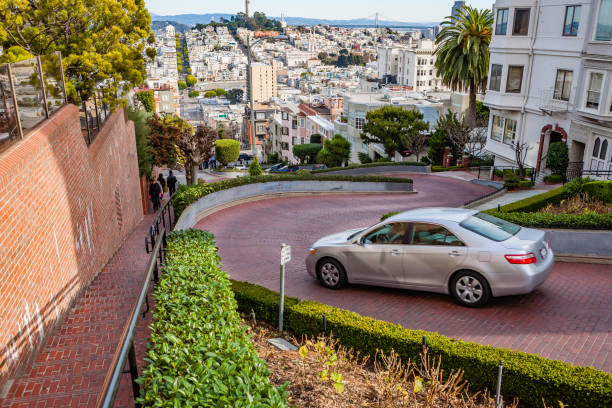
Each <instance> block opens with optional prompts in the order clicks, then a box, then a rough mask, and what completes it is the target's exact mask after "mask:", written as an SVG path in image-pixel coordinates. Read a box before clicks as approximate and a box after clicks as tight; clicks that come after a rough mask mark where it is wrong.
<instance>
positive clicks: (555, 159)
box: [546, 142, 569, 176]
mask: <svg viewBox="0 0 612 408" xmlns="http://www.w3.org/2000/svg"><path fill="white" fill-rule="evenodd" d="M568 163H569V155H568V152H567V145H566V144H565V142H554V143H551V144H550V146H549V147H548V153H547V154H546V166H547V167H548V168H549V169H551V170H552V172H553V173H554V174H561V175H563V176H565V173H566V172H567V164H568Z"/></svg>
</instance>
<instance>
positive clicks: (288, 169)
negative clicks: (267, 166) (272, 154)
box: [270, 165, 300, 173]
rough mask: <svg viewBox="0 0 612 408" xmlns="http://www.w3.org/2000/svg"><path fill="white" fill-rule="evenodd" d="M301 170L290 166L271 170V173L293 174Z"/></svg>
mask: <svg viewBox="0 0 612 408" xmlns="http://www.w3.org/2000/svg"><path fill="white" fill-rule="evenodd" d="M299 169H300V166H297V165H290V166H283V167H279V168H277V169H274V170H270V172H271V173H293V172H294V171H298V170H299Z"/></svg>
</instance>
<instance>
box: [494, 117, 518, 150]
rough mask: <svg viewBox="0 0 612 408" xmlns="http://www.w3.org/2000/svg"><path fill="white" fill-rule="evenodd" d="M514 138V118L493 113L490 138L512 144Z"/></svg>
mask: <svg viewBox="0 0 612 408" xmlns="http://www.w3.org/2000/svg"><path fill="white" fill-rule="evenodd" d="M515 138H516V120H514V119H508V118H504V117H502V116H497V115H493V125H492V126H491V139H493V140H496V141H498V142H503V143H505V144H509V145H511V144H513V143H514V140H515Z"/></svg>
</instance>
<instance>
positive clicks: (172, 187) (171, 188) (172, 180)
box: [167, 170, 176, 197]
mask: <svg viewBox="0 0 612 408" xmlns="http://www.w3.org/2000/svg"><path fill="white" fill-rule="evenodd" d="M167 183H168V192H169V193H170V197H172V195H173V194H174V192H175V191H176V177H175V176H174V174H172V170H170V172H169V173H168V179H167Z"/></svg>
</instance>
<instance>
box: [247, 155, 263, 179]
mask: <svg viewBox="0 0 612 408" xmlns="http://www.w3.org/2000/svg"><path fill="white" fill-rule="evenodd" d="M262 174H263V169H262V168H261V166H260V165H259V160H257V157H255V158H254V159H253V161H252V162H251V164H249V176H253V177H255V176H261V175H262Z"/></svg>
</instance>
